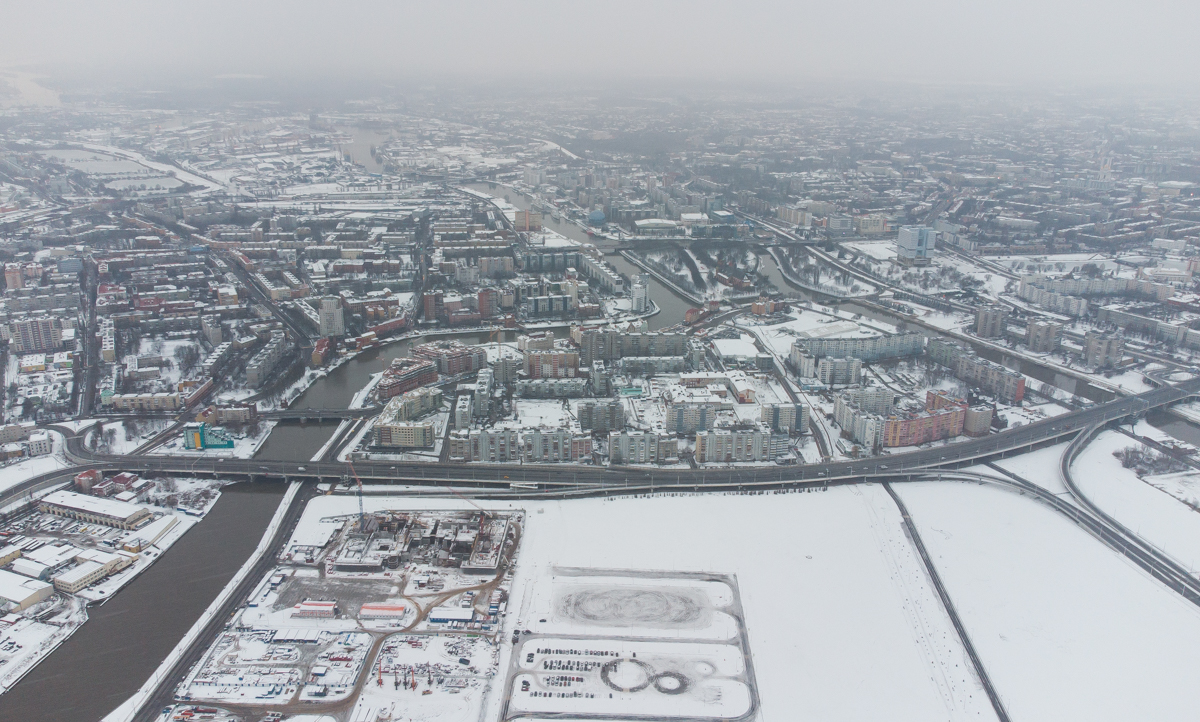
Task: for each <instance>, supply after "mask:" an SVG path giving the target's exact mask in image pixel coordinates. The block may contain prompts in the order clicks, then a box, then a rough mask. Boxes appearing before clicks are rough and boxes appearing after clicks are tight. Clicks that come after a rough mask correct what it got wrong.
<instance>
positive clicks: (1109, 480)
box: [1071, 422, 1200, 569]
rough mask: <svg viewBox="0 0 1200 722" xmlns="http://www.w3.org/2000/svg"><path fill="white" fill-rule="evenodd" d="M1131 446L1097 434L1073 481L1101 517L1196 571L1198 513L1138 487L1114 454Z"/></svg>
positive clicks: (1119, 437)
mask: <svg viewBox="0 0 1200 722" xmlns="http://www.w3.org/2000/svg"><path fill="white" fill-rule="evenodd" d="M1140 426H1141V427H1149V424H1146V423H1145V422H1142V424H1141V425H1140ZM1150 428H1152V427H1150ZM1138 431H1139V432H1140V431H1142V428H1139V429H1138ZM1147 436H1149V435H1148V434H1147ZM1130 446H1141V443H1140V442H1138V441H1136V440H1134V439H1131V438H1129V437H1128V436H1125V435H1124V434H1121V433H1118V432H1116V431H1104V432H1101V433H1100V434H1098V435H1097V436H1096V438H1094V439H1092V441H1091V443H1089V444H1088V445H1087V447H1085V448H1084V449H1083V451H1081V452H1080V453H1079V454H1078V456H1076V457H1075V461H1074V463H1073V464H1072V465H1071V477H1072V479H1074V481H1075V484H1076V486H1078V487H1079V490H1080V492H1082V493H1083V495H1084V496H1086V497H1087V498H1088V499H1090V500H1091V502H1092V503H1093V504H1095V505H1096V506H1098V507H1100V508H1101V509H1102V510H1104V513H1106V514H1108V515H1109V516H1111V517H1113V518H1114V519H1116V520H1117V521H1118V522H1120V523H1121V524H1122V525H1124V526H1125V527H1126V528H1127V529H1129V530H1130V531H1132V532H1133V533H1135V534H1137V535H1138V536H1140V537H1141V538H1143V539H1145V540H1146V541H1148V542H1150V543H1151V544H1153V545H1154V546H1156V547H1158V549H1159V550H1161V551H1162V552H1163V553H1165V554H1167V555H1168V556H1170V557H1171V558H1172V559H1174V560H1175V561H1176V562H1178V563H1179V564H1181V565H1182V566H1183V567H1184V568H1187V569H1196V568H1197V564H1200V512H1197V511H1196V510H1195V509H1193V508H1191V507H1189V506H1187V505H1186V504H1184V503H1182V502H1181V501H1180V500H1179V499H1176V498H1174V497H1173V496H1172V495H1171V494H1169V493H1166V492H1164V491H1163V490H1161V489H1159V488H1156V487H1154V486H1151V485H1150V484H1148V483H1146V482H1145V481H1142V480H1141V479H1139V478H1138V476H1137V473H1136V472H1135V471H1134V470H1133V469H1126V468H1124V467H1123V466H1122V465H1121V460H1120V459H1117V458H1116V457H1114V456H1113V452H1114V451H1119V450H1121V449H1125V448H1127V447H1130Z"/></svg>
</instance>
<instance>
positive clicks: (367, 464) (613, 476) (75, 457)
mask: <svg viewBox="0 0 1200 722" xmlns="http://www.w3.org/2000/svg"><path fill="white" fill-rule="evenodd" d="M1197 393H1200V379H1193V380H1190V381H1186V382H1184V383H1182V384H1179V385H1176V386H1164V387H1162V388H1158V389H1154V390H1152V391H1148V392H1146V393H1144V394H1140V395H1138V396H1129V397H1124V398H1120V399H1116V400H1114V401H1110V402H1108V403H1105V404H1098V405H1096V406H1093V407H1091V408H1087V409H1082V410H1078V411H1073V412H1070V413H1067V414H1063V415H1061V416H1055V417H1052V418H1048V419H1043V420H1041V421H1037V422H1034V423H1030V424H1027V425H1024V426H1018V427H1016V428H1012V429H1009V430H1006V431H1003V432H1000V433H996V434H990V435H988V436H984V437H980V438H977V439H971V440H969V441H964V442H961V443H956V444H949V445H946V446H938V447H934V448H929V449H920V450H917V451H911V452H906V453H901V454H884V455H882V456H875V457H871V458H867V459H853V460H845V461H835V462H827V463H821V464H807V465H799V466H774V467H751V468H745V469H739V468H722V469H650V468H645V467H623V466H610V467H601V466H587V465H556V464H485V463H449V464H424V463H404V462H388V461H366V460H364V461H359V462H356V463H355V465H354V466H355V470H356V471H357V472H358V475H359V477H360V478H362V479H363V481H364V482H366V483H374V484H410V485H423V486H434V487H436V486H454V487H456V488H458V487H461V488H464V489H475V490H477V492H482V493H495V492H496V491H497V490H507V489H508V488H509V485H510V484H514V483H515V484H520V485H522V488H523V491H524V492H525V493H526V494H527V495H530V496H535V495H538V493H540V494H544V495H546V496H554V495H558V496H562V497H566V496H578V495H587V494H606V493H621V492H624V491H632V490H635V489H636V490H643V489H665V488H675V489H688V490H699V489H700V488H705V489H709V490H714V491H715V490H725V489H741V488H747V487H755V486H775V487H779V486H794V485H806V486H811V485H826V484H832V483H853V482H859V481H867V480H872V479H894V478H897V477H903V476H905V475H912V474H915V473H919V472H922V471H924V470H928V469H937V468H954V467H960V466H967V465H970V464H974V463H979V462H981V461H984V460H987V459H991V458H996V457H1000V456H1004V455H1007V454H1010V453H1014V452H1016V453H1020V452H1022V451H1024V450H1027V449H1029V448H1031V447H1033V446H1036V445H1039V444H1043V443H1047V442H1053V441H1057V440H1065V439H1069V438H1072V437H1074V436H1076V435H1077V434H1078V433H1079V432H1080V431H1082V430H1084V429H1089V428H1092V427H1096V426H1100V425H1103V424H1106V423H1108V422H1110V421H1114V420H1116V419H1121V418H1124V417H1127V416H1132V415H1140V414H1144V413H1145V412H1147V411H1148V410H1150V409H1152V408H1157V407H1159V406H1163V405H1165V404H1170V403H1174V402H1176V401H1180V400H1182V399H1184V398H1187V397H1189V396H1192V395H1195V394H1197ZM60 430H62V431H65V432H66V435H67V437H68V438H67V443H66V445H65V452H66V455H67V458H68V460H69V461H70V462H71V463H72V464H74V465H76V466H75V467H73V468H69V469H64V470H62V471H60V472H56V473H55V474H54V476H55V478H66V477H67V476H68V475H70V474H73V473H77V472H78V471H79V470H82V469H85V468H92V467H96V466H102V467H104V468H109V469H122V470H126V471H133V472H137V473H163V474H172V475H178V476H201V475H202V476H214V477H225V478H249V479H258V480H279V479H283V480H307V479H313V480H317V481H326V482H330V481H338V480H340V479H341V478H342V477H343V476H344V475H345V474H347V473H349V467H348V466H347V465H346V464H345V463H342V462H336V461H265V460H256V459H232V458H221V457H188V456H181V455H174V456H172V455H164V456H120V455H106V454H96V453H94V452H92V451H89V450H87V449H85V448H84V446H83V443H82V434H76V433H74V432H70V431H69V430H66V429H60ZM37 479H38V480H40V481H38V480H30V481H29V482H25V483H22V484H18V485H17V486H16V487H14V488H12V489H10V490H8V491H6V492H5V493H4V494H0V504H4V503H9V502H11V501H13V500H15V499H17V498H19V497H21V496H22V495H24V494H26V493H27V492H28V491H29V490H30V489H31V488H33V487H34V486H35V485H36V484H38V483H43V484H44V483H45V482H46V479H43V478H42V477H38V478H37ZM530 485H532V486H530ZM489 490H490V491H489Z"/></svg>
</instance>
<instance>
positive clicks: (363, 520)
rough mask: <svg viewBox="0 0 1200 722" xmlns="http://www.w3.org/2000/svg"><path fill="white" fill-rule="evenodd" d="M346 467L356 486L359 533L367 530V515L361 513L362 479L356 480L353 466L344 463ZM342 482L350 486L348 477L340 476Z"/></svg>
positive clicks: (356, 475)
mask: <svg viewBox="0 0 1200 722" xmlns="http://www.w3.org/2000/svg"><path fill="white" fill-rule="evenodd" d="M346 466H348V467H350V473H351V474H354V481H355V483H356V484H358V530H359V531H360V532H361V531H364V530H365V529H366V528H367V514H366V512H364V511H363V489H362V479H359V478H358V472H357V471H355V470H354V464H352V463H350V462H346ZM342 482H343V483H345V484H346V486H350V477H349V476H347V475H345V474H342Z"/></svg>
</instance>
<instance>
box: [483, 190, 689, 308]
mask: <svg viewBox="0 0 1200 722" xmlns="http://www.w3.org/2000/svg"><path fill="white" fill-rule="evenodd" d="M493 186H494V187H493ZM465 187H466V188H470V189H471V190H473V191H479V192H480V193H487V194H488V195H491V196H495V197H498V198H504V197H505V196H507V200H508V202H509V203H511V204H512V205H514V206H516V207H517V208H520V209H521V210H529V209H530V208H532V206H533V204H532V203H531V202H530V200H529V198H528V197H526V196H524V195H522V194H520V193H518V192H516V191H514V190H512V189H511V188H507V187H505V186H500V185H495V184H491V183H470V184H468V185H466V186H465ZM542 223H544V224H545V225H546V227H547V228H550V229H551V230H554V231H556V232H558V233H561V234H562V235H564V236H566V237H567V238H570V239H571V240H574V241H578V242H580V243H591V244H593V245H596V246H597V247H598V248H600V249H601V250H603V251H605V252H606V253H609V252H611V251H612V250H613V248H609V247H606V246H603V245H602V244H600V243H597V242H596V241H597V239H594V238H591V237H589V236H588V234H587V232H585V231H584V230H583V229H582V228H580V227H579V226H577V225H575V224H574V223H572V222H571V221H568V220H565V219H564V220H555V219H554V218H553V217H552V216H550V215H549V214H543V215H542ZM614 248H615V247H614ZM604 260H606V261H608V262H609V264H611V265H612V267H613V268H615V269H617V271H618V272H620V273H622V274H624V275H625V276H627V277H629V278H633V277H634V276H637V275H641V274H645V273H646V272H645V271H643V270H642V269H640V268H638V267H637V266H635V265H633V264H632V263H630V262H629V261H626V260H625V259H624V258H622V257H621V256H619V255H615V254H612V255H606V256H605V258H604ZM646 278H647V279H649V283H648V284H647V286H648V288H649V290H650V298H651V299H653V300H654V303H655V305H657V306H658V308H659V312H658V313H657V314H655V315H653V316H651V317H650V318H648V319H646V323H647V325H648V326H649V328H650V330H651V331H657V330H658V329H660V328H665V327H667V326H674V325H675V324H677V323H682V322H683V317H684V315H685V314H687V311H688V309H689V308H692V303H691V301H688V300H687V299H685V298H683V297H682V296H678V295H676V294H675V292H674V291H672V290H671V289H669V288H667V287H666V286H664V285H663V284H661V283H659V282H658V281H657V280H655V278H654V277H653V276H650V275H649V274H646Z"/></svg>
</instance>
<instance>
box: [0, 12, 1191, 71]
mask: <svg viewBox="0 0 1200 722" xmlns="http://www.w3.org/2000/svg"><path fill="white" fill-rule="evenodd" d="M0 3H2V5H0V21H2V22H0V67H3V66H10V67H11V66H26V67H30V68H54V69H55V70H56V71H57V72H64V71H65V72H68V73H80V74H91V73H102V74H104V75H106V76H107V77H110V78H113V79H118V78H133V77H135V76H136V75H138V74H141V73H146V74H150V75H153V74H159V73H170V74H187V75H192V76H197V75H198V76H201V77H203V76H217V75H222V74H252V75H267V76H269V77H270V76H279V75H284V74H287V75H294V74H296V73H320V74H321V75H325V76H328V75H336V76H345V75H346V74H351V73H357V74H371V75H377V76H380V77H384V78H387V77H395V78H397V79H401V78H403V79H413V78H419V77H424V76H428V75H430V74H435V73H436V74H446V75H451V76H459V77H462V76H470V77H472V78H473V79H475V80H479V79H487V78H492V79H494V80H495V81H496V82H497V83H503V82H505V81H506V80H507V79H516V78H525V79H527V80H528V79H536V78H539V77H557V78H571V77H580V78H607V79H610V80H621V79H624V78H630V77H633V78H664V77H666V78H676V77H679V78H683V77H688V78H693V79H698V80H704V79H718V80H737V79H741V78H747V77H757V78H760V79H763V80H774V79H777V80H780V81H784V82H788V83H793V82H794V83H803V82H805V81H812V80H817V81H827V80H841V79H851V80H852V79H873V80H886V81H890V80H915V81H919V82H951V83H962V82H967V83H972V82H979V83H1019V84H1027V83H1039V84H1041V83H1050V84H1056V83H1060V82H1069V83H1088V84H1092V83H1097V82H1098V83H1109V82H1115V83H1118V84H1123V85H1130V84H1142V83H1146V84H1152V85H1176V84H1183V85H1187V86H1193V87H1194V86H1196V85H1197V80H1198V79H1197V75H1198V72H1197V69H1198V68H1200V42H1197V41H1196V37H1195V36H1196V33H1197V28H1200V3H1197V2H1195V0H1190V1H1189V0H1142V1H1141V2H1137V3H1133V2H1118V1H1117V0H1088V1H1087V2H1083V1H1069V2H1065V1H1063V0H988V1H978V0H958V1H951V0H912V1H911V2H897V1H895V0H841V1H837V2H811V1H809V0H797V1H794V2H746V1H744V0H743V1H742V2H711V1H708V0H702V1H699V2H695V1H693V2H654V1H653V0H638V1H635V2H629V1H626V0H617V1H612V0H591V2H568V1H565V0H560V1H558V2H541V1H526V2H503V1H497V0H490V1H464V2H433V1H430V2H423V3H409V2H403V1H401V0H391V1H385V2H376V1H373V0H367V1H362V2H355V1H353V0H346V1H344V2H337V3H335V2H311V1H304V0H290V1H288V2H282V1H276V0H268V1H261V2H260V1H256V0H239V1H237V2H227V1H225V0H216V1H213V0H189V1H187V2H173V1H170V0H168V1H167V2H163V1H162V0H156V1H155V2H136V1H128V0H104V1H103V2H96V1H95V0H75V1H73V2H53V1H47V0H37V1H33V0H0Z"/></svg>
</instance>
